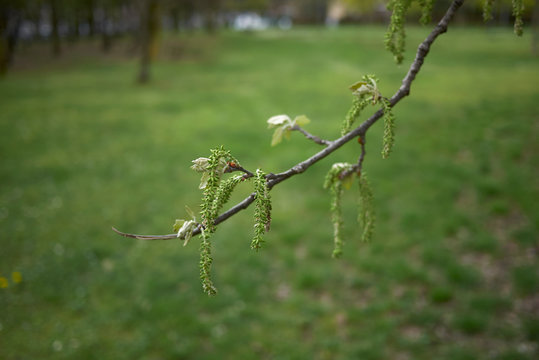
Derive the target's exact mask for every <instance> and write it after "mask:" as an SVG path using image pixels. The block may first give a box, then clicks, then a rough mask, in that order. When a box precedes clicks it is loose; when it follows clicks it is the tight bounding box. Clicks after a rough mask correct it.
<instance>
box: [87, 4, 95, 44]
mask: <svg viewBox="0 0 539 360" xmlns="http://www.w3.org/2000/svg"><path fill="white" fill-rule="evenodd" d="M86 21H88V35H90V36H94V35H95V18H94V0H86Z"/></svg>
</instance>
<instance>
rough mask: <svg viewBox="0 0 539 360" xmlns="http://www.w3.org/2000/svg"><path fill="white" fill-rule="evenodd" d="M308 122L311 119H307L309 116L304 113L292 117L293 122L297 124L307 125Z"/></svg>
mask: <svg viewBox="0 0 539 360" xmlns="http://www.w3.org/2000/svg"><path fill="white" fill-rule="evenodd" d="M310 122H311V120H309V118H308V117H307V116H305V115H299V116H296V118H295V119H294V124H296V125H299V126H304V125H307V124H308V123H310Z"/></svg>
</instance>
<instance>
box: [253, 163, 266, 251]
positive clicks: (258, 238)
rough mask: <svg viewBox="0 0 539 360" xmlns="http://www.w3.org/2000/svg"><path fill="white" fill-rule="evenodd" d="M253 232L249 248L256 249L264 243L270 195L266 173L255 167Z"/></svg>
mask: <svg viewBox="0 0 539 360" xmlns="http://www.w3.org/2000/svg"><path fill="white" fill-rule="evenodd" d="M254 185H255V225H254V229H255V233H254V236H253V240H252V241H251V249H254V250H257V251H258V249H260V248H261V247H262V244H263V243H264V238H263V235H264V233H266V232H267V231H269V227H270V224H271V197H270V194H269V189H268V186H267V181H266V173H264V172H263V171H262V170H260V169H257V170H256V174H255V184H254Z"/></svg>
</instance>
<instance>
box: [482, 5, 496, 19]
mask: <svg viewBox="0 0 539 360" xmlns="http://www.w3.org/2000/svg"><path fill="white" fill-rule="evenodd" d="M493 4H494V0H484V2H483V20H484V21H489V20H490V19H492V5H493Z"/></svg>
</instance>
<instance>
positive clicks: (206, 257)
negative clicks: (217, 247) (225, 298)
mask: <svg viewBox="0 0 539 360" xmlns="http://www.w3.org/2000/svg"><path fill="white" fill-rule="evenodd" d="M209 238H210V234H209V233H207V232H203V234H202V241H201V242H200V280H201V282H202V290H204V292H205V293H206V294H208V295H210V296H211V295H215V294H217V289H216V288H215V286H214V285H213V282H212V280H211V265H212V263H213V258H212V256H211V243H210V241H209Z"/></svg>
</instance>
